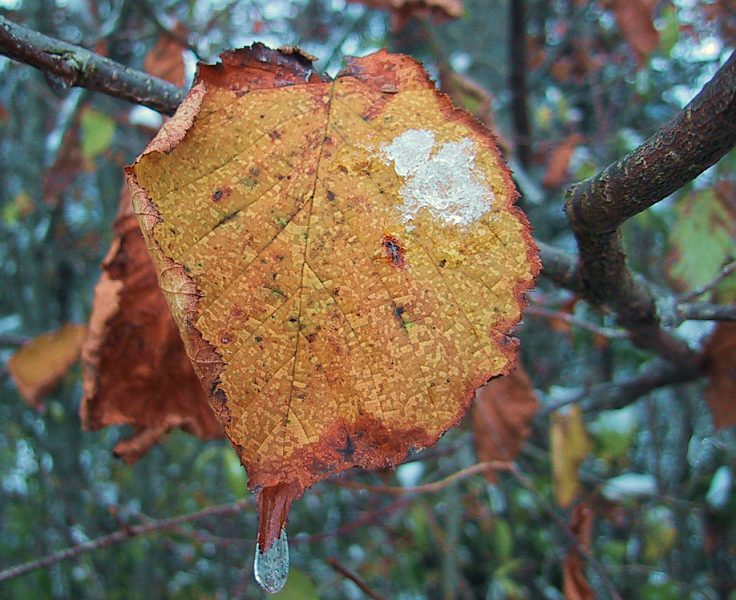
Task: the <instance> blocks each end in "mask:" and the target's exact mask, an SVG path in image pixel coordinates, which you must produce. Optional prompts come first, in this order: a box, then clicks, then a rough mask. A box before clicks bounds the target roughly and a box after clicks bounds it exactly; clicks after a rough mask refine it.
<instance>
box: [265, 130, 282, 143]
mask: <svg viewBox="0 0 736 600" xmlns="http://www.w3.org/2000/svg"><path fill="white" fill-rule="evenodd" d="M268 135H269V137H270V138H271V139H272V140H273V141H276V140H279V139H281V134H280V133H279V132H278V131H276V130H275V129H274V130H273V131H272V132H271V133H269V134H268Z"/></svg>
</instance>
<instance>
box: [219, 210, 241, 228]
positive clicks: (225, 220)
mask: <svg viewBox="0 0 736 600" xmlns="http://www.w3.org/2000/svg"><path fill="white" fill-rule="evenodd" d="M237 215H238V211H235V212H233V213H230V214H229V215H225V216H224V217H222V219H220V220H219V221H218V222H217V225H215V229H217V228H218V227H220V226H221V225H224V224H225V223H227V222H228V221H232V220H233V219H234V218H235V217H236V216H237Z"/></svg>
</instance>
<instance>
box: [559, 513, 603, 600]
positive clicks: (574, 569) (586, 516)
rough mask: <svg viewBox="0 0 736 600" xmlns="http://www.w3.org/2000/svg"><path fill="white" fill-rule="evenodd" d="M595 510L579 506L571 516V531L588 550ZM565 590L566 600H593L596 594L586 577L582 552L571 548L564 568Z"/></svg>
mask: <svg viewBox="0 0 736 600" xmlns="http://www.w3.org/2000/svg"><path fill="white" fill-rule="evenodd" d="M593 516H594V515H593V508H592V507H591V506H590V505H588V504H586V503H581V504H577V505H576V506H575V507H574V508H573V509H572V514H571V515H570V531H572V533H574V534H575V537H576V538H577V539H578V542H580V545H581V546H582V547H583V548H585V549H586V550H590V542H591V538H592V535H593ZM562 578H563V589H564V593H565V600H593V599H594V598H595V593H594V592H593V589H592V588H591V587H590V584H589V583H588V580H587V578H586V577H585V563H584V562H583V557H582V556H581V555H580V551H579V550H578V549H577V548H571V549H570V550H569V551H568V553H567V556H566V557H565V562H564V563H563V566H562Z"/></svg>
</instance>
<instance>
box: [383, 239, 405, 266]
mask: <svg viewBox="0 0 736 600" xmlns="http://www.w3.org/2000/svg"><path fill="white" fill-rule="evenodd" d="M383 248H384V250H385V251H386V258H388V262H389V264H390V265H391V266H392V267H396V268H397V269H402V268H404V267H405V266H406V260H405V259H404V254H405V252H406V251H405V249H404V247H403V246H402V245H401V242H400V241H399V239H398V238H397V237H395V236H393V235H384V236H383Z"/></svg>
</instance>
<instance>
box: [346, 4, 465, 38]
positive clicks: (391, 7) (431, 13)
mask: <svg viewBox="0 0 736 600" xmlns="http://www.w3.org/2000/svg"><path fill="white" fill-rule="evenodd" d="M350 2H355V3H359V4H365V5H366V6H368V7H369V8H375V9H378V10H388V11H390V12H391V30H392V31H394V32H396V31H400V30H401V29H403V28H404V27H405V26H406V24H407V22H408V21H409V19H411V18H412V17H415V18H417V19H433V20H434V21H436V22H442V21H445V20H447V19H457V18H458V17H460V16H461V15H462V14H463V0H350Z"/></svg>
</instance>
